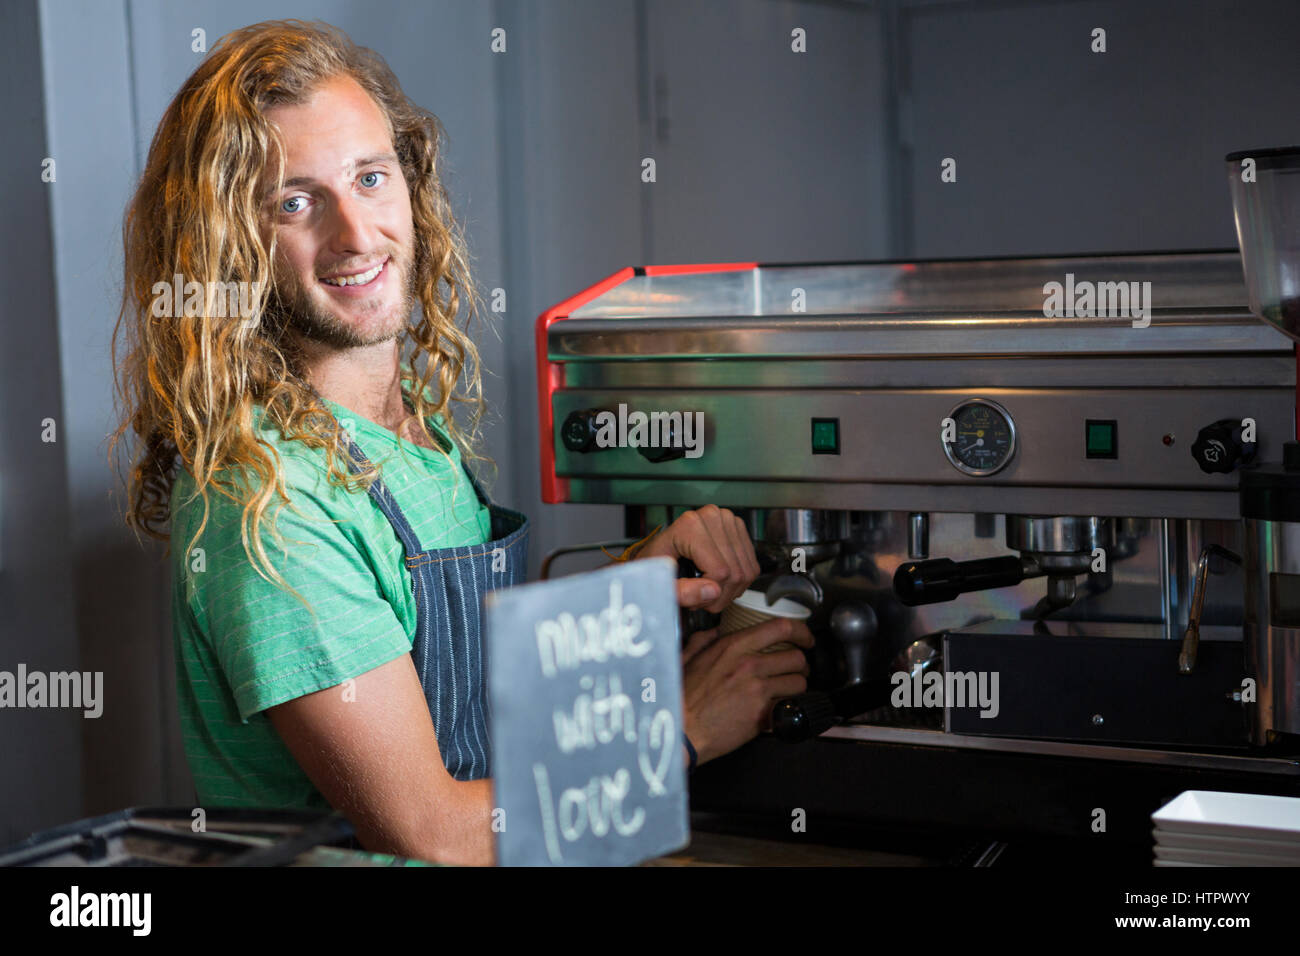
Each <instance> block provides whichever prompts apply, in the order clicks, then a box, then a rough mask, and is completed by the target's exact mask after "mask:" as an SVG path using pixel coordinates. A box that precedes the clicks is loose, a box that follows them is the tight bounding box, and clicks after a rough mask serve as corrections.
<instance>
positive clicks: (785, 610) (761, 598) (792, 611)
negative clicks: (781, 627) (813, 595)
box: [735, 588, 812, 621]
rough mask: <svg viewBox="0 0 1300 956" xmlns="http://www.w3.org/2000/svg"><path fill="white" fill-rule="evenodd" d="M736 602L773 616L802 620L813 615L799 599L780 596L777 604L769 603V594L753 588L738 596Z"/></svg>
mask: <svg viewBox="0 0 1300 956" xmlns="http://www.w3.org/2000/svg"><path fill="white" fill-rule="evenodd" d="M735 603H737V604H739V605H740V606H741V607H743V608H748V609H749V610H751V611H759V612H760V613H763V614H770V615H772V616H773V617H793V618H797V619H798V620H800V621H802V620H805V619H807V618H809V617H811V616H812V611H811V610H809V609H808V608H806V607H804V606H803V605H802V604H800V603H799V602H798V601H791V600H790V599H789V598H778V599H777V601H776V603H775V604H768V603H767V595H765V594H764V593H763V592H762V591H755V590H754V589H753V588H750V589H749V590H748V591H745V592H744V593H743V594H741V595H740V597H738V598H736V601H735Z"/></svg>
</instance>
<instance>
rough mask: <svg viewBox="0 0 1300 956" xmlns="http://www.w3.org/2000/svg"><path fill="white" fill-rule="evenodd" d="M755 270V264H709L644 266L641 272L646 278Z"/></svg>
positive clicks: (756, 266) (756, 264)
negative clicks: (689, 273) (688, 273)
mask: <svg viewBox="0 0 1300 956" xmlns="http://www.w3.org/2000/svg"><path fill="white" fill-rule="evenodd" d="M757 268H758V263H757V262H711V263H706V264H704V265H684V266H646V267H645V269H644V270H643V271H644V272H645V274H646V275H648V276H675V275H681V274H683V273H687V272H741V271H743V270H745V269H757Z"/></svg>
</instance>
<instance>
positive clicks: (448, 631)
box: [342, 432, 528, 780]
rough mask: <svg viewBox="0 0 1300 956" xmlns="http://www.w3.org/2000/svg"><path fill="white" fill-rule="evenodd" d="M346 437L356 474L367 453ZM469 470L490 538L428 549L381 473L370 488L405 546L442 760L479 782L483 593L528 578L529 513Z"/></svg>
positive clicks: (485, 760) (488, 764)
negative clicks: (500, 499) (493, 498)
mask: <svg viewBox="0 0 1300 956" xmlns="http://www.w3.org/2000/svg"><path fill="white" fill-rule="evenodd" d="M342 441H343V443H344V445H345V447H346V448H347V450H348V454H349V455H350V456H351V458H352V460H351V461H350V462H348V467H349V468H351V469H352V472H353V473H354V474H357V473H359V472H361V471H362V470H363V469H365V468H367V467H369V459H367V458H366V456H365V453H364V452H362V451H361V449H360V448H359V447H357V444H356V443H355V442H354V441H352V440H351V438H349V437H348V435H347V434H346V432H345V433H343V435H342ZM462 467H463V466H462ZM465 474H466V475H467V476H468V477H469V480H470V484H471V485H473V487H474V494H476V495H477V496H478V499H479V500H480V501H481V502H483V504H485V505H487V506H488V508H489V511H490V514H491V516H492V532H491V540H489V541H488V542H487V543H486V544H474V545H465V546H462V547H457V548H438V549H435V550H432V551H426V550H425V549H424V548H422V547H421V546H420V540H419V538H417V537H416V535H415V531H414V529H412V527H411V524H410V522H409V521H407V520H406V515H404V514H403V513H402V509H401V508H399V507H398V506H397V501H396V500H395V499H394V498H393V496H392V494H391V493H390V492H389V490H388V488H387V486H385V485H384V483H383V481H382V479H380V478H376V479H375V480H374V482H373V483H372V484H371V485H370V489H369V491H370V496H371V497H372V498H374V500H375V504H377V505H378V506H379V510H380V511H382V512H383V513H384V517H386V518H387V519H388V521H389V523H391V524H392V526H393V530H394V531H395V532H396V533H397V537H398V538H399V539H400V540H401V542H402V547H403V548H404V549H405V551H406V567H407V568H408V569H409V570H410V572H411V590H412V593H413V594H414V596H415V607H416V620H415V640H414V642H413V643H412V645H411V660H412V661H413V662H414V663H415V672H416V674H418V675H419V678H420V685H421V686H422V687H423V688H424V697H425V700H426V701H427V702H428V704H429V714H430V715H431V716H432V717H433V729H434V732H435V733H437V735H438V749H439V751H441V753H442V762H443V763H444V764H446V766H447V771H448V772H449V773H450V774H451V775H452V776H453V777H454V778H455V779H457V780H478V779H480V778H482V777H488V776H491V774H492V748H491V740H490V738H489V737H488V722H489V720H490V717H491V714H490V709H489V706H488V690H487V674H486V671H485V663H484V654H483V634H482V627H481V624H482V615H483V596H484V595H485V594H487V593H488V592H489V591H495V590H496V589H497V588H507V587H512V586H514V585H516V584H522V583H523V582H524V579H525V577H526V575H527V569H528V519H527V518H526V517H525V516H524V515H522V514H520V513H519V512H518V511H511V510H509V509H508V508H499V507H497V506H496V505H494V504H492V503H491V502H490V501H489V500H488V498H487V496H486V495H485V494H484V493H483V490H482V489H481V488H480V487H479V483H478V481H477V480H475V478H474V476H473V475H472V474H470V473H469V470H468V469H465ZM498 549H499V550H498Z"/></svg>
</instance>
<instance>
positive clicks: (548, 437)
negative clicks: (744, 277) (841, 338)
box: [535, 262, 758, 505]
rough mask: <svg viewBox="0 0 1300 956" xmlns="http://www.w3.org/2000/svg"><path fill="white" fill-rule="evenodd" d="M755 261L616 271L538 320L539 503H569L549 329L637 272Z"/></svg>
mask: <svg viewBox="0 0 1300 956" xmlns="http://www.w3.org/2000/svg"><path fill="white" fill-rule="evenodd" d="M756 268H758V263H757V262H721V263H703V264H699V265H673V266H646V267H645V268H644V269H633V268H632V267H631V266H628V267H626V268H623V269H620V270H618V272H615V273H614V274H613V275H612V276H609V277H608V278H606V279H602V280H601V281H600V282H597V283H596V284H595V285H593V286H591V287H589V288H587V289H583V290H582V291H581V292H579V293H578V294H577V295H575V296H573V297H572V298H570V299H565V300H564V301H563V302H561V303H560V304H559V305H556V306H553V307H551V308H549V309H547V310H546V311H545V312H543V313H542V314H541V315H539V316H538V317H537V324H536V326H535V330H536V347H537V397H538V405H537V422H538V430H537V432H538V439H539V441H540V442H541V446H542V449H541V450H542V501H544V502H546V503H547V504H551V505H554V504H560V503H561V502H565V501H568V500H569V482H568V479H566V478H561V477H559V476H558V475H556V473H555V421H554V418H553V415H554V412H553V410H552V407H551V396H552V395H553V394H554V393H555V390H556V389H558V388H562V387H563V386H564V366H563V365H562V364H561V363H559V362H551V361H549V360H548V359H547V357H546V333H547V331H548V330H549V329H550V327H551V326H552V325H553V324H554V323H556V322H559V321H560V320H562V319H567V318H568V317H569V315H570V314H571V313H572V312H573V311H574V310H576V309H579V308H581V307H582V306H584V305H586V304H587V303H588V302H590V301H591V300H592V299H594V298H596V297H597V296H599V295H604V294H605V293H606V292H608V291H609V290H610V289H612V288H614V287H615V286H617V285H622V284H623V283H624V282H626V281H627V280H628V279H630V278H632V277H633V276H634V275H637V274H638V273H644V274H645V275H648V276H657V275H680V274H683V273H690V272H737V271H740V270H742V269H756Z"/></svg>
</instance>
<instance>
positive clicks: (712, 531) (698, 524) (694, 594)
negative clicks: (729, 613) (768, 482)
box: [637, 505, 759, 614]
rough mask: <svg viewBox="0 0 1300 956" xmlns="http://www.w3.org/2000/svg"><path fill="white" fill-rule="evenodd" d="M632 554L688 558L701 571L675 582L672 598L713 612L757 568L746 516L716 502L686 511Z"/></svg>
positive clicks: (746, 582) (747, 581)
mask: <svg viewBox="0 0 1300 956" xmlns="http://www.w3.org/2000/svg"><path fill="white" fill-rule="evenodd" d="M637 557H638V558H654V557H669V558H673V559H674V560H676V559H677V558H689V559H690V560H691V561H693V562H694V563H695V566H696V567H697V568H699V569H700V574H701V575H702V577H698V578H681V579H680V580H679V581H678V582H677V603H678V604H680V605H681V606H682V607H684V608H697V607H703V608H705V609H706V610H708V611H711V612H712V613H714V614H720V613H722V609H723V608H725V607H726V606H727V605H728V604H730V603H731V602H732V601H734V600H735V599H736V598H737V597H739V596H740V594H741V593H742V592H743V591H744V590H745V589H746V588H747V587H749V585H750V584H751V583H752V582H753V580H754V578H756V577H758V572H759V568H758V556H757V555H755V554H754V542H752V541H751V540H750V539H749V530H748V529H747V528H746V527H745V522H743V521H741V520H740V518H739V517H737V516H736V515H734V514H732V513H731V512H730V511H728V510H727V509H726V508H719V507H718V506H717V505H705V506H704V507H703V508H700V509H698V510H697V511H688V512H686V513H685V514H684V515H682V516H681V517H680V518H678V519H677V520H676V521H674V522H673V523H672V524H670V525H669V526H668V527H667V528H665V529H664V530H663V531H661V532H659V533H658V534H657V535H655V536H654V537H653V538H651V539H650V540H649V541H648V542H647V543H646V546H645V547H644V548H642V549H641V551H640V553H639V554H637Z"/></svg>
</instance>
